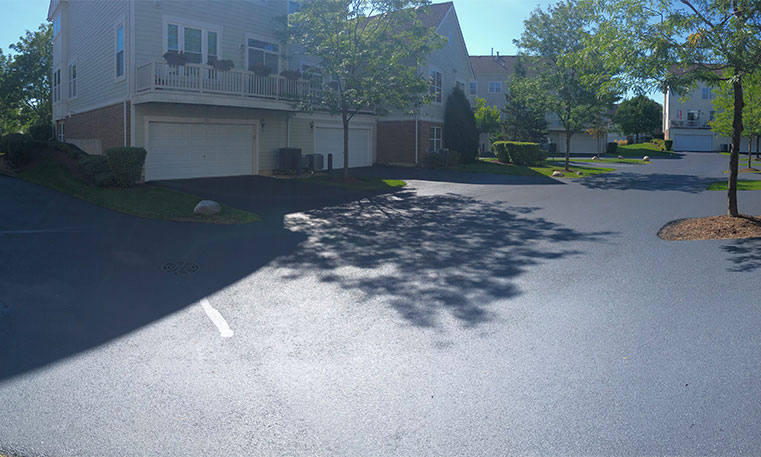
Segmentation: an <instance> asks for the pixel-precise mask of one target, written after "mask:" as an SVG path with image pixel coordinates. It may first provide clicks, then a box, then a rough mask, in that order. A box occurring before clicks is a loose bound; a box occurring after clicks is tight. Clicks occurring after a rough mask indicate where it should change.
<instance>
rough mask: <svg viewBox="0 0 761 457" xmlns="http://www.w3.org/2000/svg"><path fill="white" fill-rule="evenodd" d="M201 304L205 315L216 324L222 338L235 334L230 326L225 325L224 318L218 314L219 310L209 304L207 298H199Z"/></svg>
mask: <svg viewBox="0 0 761 457" xmlns="http://www.w3.org/2000/svg"><path fill="white" fill-rule="evenodd" d="M201 306H202V307H203V310H204V311H206V315H207V316H209V319H211V322H212V323H214V325H216V326H217V329H218V330H219V334H220V335H221V336H222V338H230V337H231V336H233V335H235V333H233V331H232V330H231V329H230V326H229V325H227V321H226V320H225V318H224V317H222V315H221V314H219V311H217V310H216V309H215V308H214V307H213V306H211V303H209V300H207V299H205V298H204V299H203V300H201Z"/></svg>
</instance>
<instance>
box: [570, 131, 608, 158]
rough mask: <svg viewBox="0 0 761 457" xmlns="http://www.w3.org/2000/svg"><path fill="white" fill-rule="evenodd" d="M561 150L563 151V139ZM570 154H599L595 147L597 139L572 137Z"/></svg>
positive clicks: (580, 136)
mask: <svg viewBox="0 0 761 457" xmlns="http://www.w3.org/2000/svg"><path fill="white" fill-rule="evenodd" d="M563 149H565V138H563ZM571 152H572V153H574V154H588V155H596V154H597V153H599V152H600V151H599V150H598V146H597V138H595V137H593V136H591V135H574V136H572V137H571Z"/></svg>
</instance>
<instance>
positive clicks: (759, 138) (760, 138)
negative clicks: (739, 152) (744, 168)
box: [756, 135, 761, 159]
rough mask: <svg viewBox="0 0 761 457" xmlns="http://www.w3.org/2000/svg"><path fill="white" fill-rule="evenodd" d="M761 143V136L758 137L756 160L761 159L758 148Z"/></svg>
mask: <svg viewBox="0 0 761 457" xmlns="http://www.w3.org/2000/svg"><path fill="white" fill-rule="evenodd" d="M759 143H761V135H756V158H757V159H761V152H759V150H758V147H759Z"/></svg>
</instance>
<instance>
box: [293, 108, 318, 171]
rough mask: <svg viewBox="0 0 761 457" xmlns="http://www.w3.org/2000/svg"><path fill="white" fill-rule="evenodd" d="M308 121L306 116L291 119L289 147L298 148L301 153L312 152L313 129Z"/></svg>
mask: <svg viewBox="0 0 761 457" xmlns="http://www.w3.org/2000/svg"><path fill="white" fill-rule="evenodd" d="M310 121H311V120H310V119H306V118H293V119H291V147H292V148H300V149H301V152H302V154H312V153H314V129H312V128H311V127H309V122H310ZM325 166H327V162H326V163H325Z"/></svg>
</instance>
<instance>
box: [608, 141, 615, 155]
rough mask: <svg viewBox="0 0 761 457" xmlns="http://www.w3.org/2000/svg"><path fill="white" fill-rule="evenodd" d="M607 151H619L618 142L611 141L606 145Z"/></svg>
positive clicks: (613, 152) (611, 152)
mask: <svg viewBox="0 0 761 457" xmlns="http://www.w3.org/2000/svg"><path fill="white" fill-rule="evenodd" d="M605 152H606V153H608V154H615V153H616V152H618V143H616V142H615V141H611V142H610V143H608V144H607V145H606V146H605Z"/></svg>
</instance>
